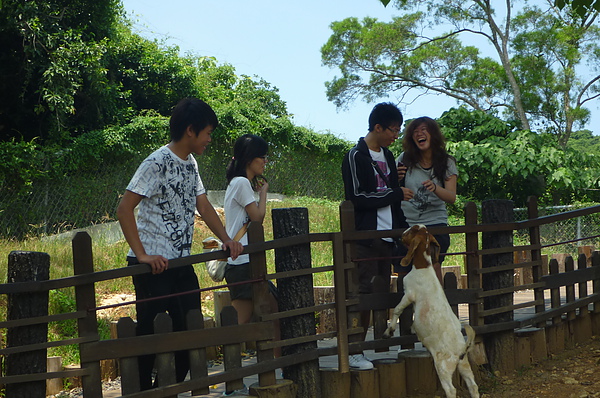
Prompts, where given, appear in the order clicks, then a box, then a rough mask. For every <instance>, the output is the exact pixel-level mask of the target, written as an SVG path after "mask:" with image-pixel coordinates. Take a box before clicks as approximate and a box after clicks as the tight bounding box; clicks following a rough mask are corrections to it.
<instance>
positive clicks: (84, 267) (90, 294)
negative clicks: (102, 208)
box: [71, 232, 102, 397]
mask: <svg viewBox="0 0 600 398" xmlns="http://www.w3.org/2000/svg"><path fill="white" fill-rule="evenodd" d="M71 244H72V248H73V274H74V275H83V274H91V273H93V272H94V256H93V254H92V238H90V235H88V233H87V232H78V233H77V234H76V235H75V237H74V238H73V240H72V242H71ZM75 300H76V302H77V311H87V315H86V316H85V317H84V318H79V319H78V320H77V329H78V331H79V337H88V338H90V339H91V340H93V341H99V340H100V336H99V334H98V321H97V319H96V311H95V310H93V309H94V308H96V291H95V287H94V283H93V282H91V283H88V284H85V285H79V286H75ZM85 344H86V343H81V344H80V345H79V347H80V352H81V351H82V349H81V347H83V346H84V345H85ZM81 368H82V369H86V370H88V371H89V374H88V375H86V376H83V377H82V378H81V386H82V387H83V391H84V395H85V396H89V397H99V396H102V377H101V373H100V361H94V362H87V361H85V359H84V358H81Z"/></svg>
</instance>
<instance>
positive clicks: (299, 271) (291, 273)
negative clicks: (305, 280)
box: [266, 265, 333, 279]
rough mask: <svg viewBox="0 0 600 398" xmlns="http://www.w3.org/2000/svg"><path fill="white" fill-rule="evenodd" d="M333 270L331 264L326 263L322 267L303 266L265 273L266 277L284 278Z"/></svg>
mask: <svg viewBox="0 0 600 398" xmlns="http://www.w3.org/2000/svg"><path fill="white" fill-rule="evenodd" d="M328 271H333V265H326V266H323V267H314V268H304V269H296V270H293V271H284V272H275V273H273V274H267V275H266V279H284V278H294V277H297V276H305V275H313V274H318V273H321V272H328Z"/></svg>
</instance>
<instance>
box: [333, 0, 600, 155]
mask: <svg viewBox="0 0 600 398" xmlns="http://www.w3.org/2000/svg"><path fill="white" fill-rule="evenodd" d="M394 4H395V5H396V6H397V8H398V10H400V11H401V12H402V13H403V14H402V15H401V16H397V17H394V18H393V19H392V21H391V22H380V21H378V20H376V19H373V18H365V19H363V20H362V21H359V20H358V19H356V18H347V19H345V20H343V21H338V22H333V23H332V24H331V29H332V32H333V33H332V35H331V37H330V38H329V40H328V41H327V43H326V44H325V45H324V46H323V47H322V49H321V53H322V60H323V63H324V64H325V65H327V66H329V67H332V68H338V69H339V72H340V75H339V76H338V77H335V78H334V79H333V80H331V81H329V82H327V83H326V91H327V96H328V98H329V99H330V100H331V101H333V102H335V103H336V105H337V106H345V105H347V104H348V103H349V102H350V101H352V100H353V99H355V98H357V97H363V98H364V99H366V100H367V101H374V100H375V99H377V98H379V97H384V96H388V95H390V93H393V94H394V95H396V96H397V97H398V99H399V101H401V102H402V101H404V102H407V103H408V102H410V101H412V100H413V99H414V97H415V96H417V97H418V96H420V95H424V94H427V93H437V94H443V95H445V96H448V97H450V98H454V99H455V100H456V101H457V102H458V103H459V104H462V105H466V106H468V107H469V108H471V109H474V110H484V111H487V112H491V113H492V114H498V115H502V116H503V118H505V119H506V120H513V119H514V120H518V121H519V123H520V128H522V129H524V130H533V131H538V132H548V133H553V134H555V135H556V136H557V137H558V139H559V143H560V144H561V145H562V146H565V145H566V143H567V142H568V139H569V136H570V134H571V133H572V131H574V130H576V129H577V128H579V127H581V126H583V125H585V123H587V122H588V120H589V110H587V109H586V108H585V105H587V104H590V103H592V101H597V99H598V96H599V95H600V84H599V81H600V69H599V65H600V45H599V44H598V43H600V29H599V27H598V22H597V17H598V12H597V11H593V12H590V13H587V14H584V15H583V16H581V15H579V14H577V13H576V12H574V11H573V9H572V8H571V6H570V5H569V4H567V5H565V7H564V8H563V9H562V10H561V9H559V8H557V7H554V6H553V5H552V3H549V4H548V5H547V7H546V8H544V9H542V8H540V7H538V6H536V5H529V3H527V2H525V1H522V2H518V1H507V2H505V3H504V4H505V5H506V8H505V9H495V8H492V2H490V1H475V0H474V1H466V2H465V1H461V0H450V1H436V0H428V1H422V2H409V1H405V0H399V1H396V2H395V3H394ZM497 4H499V3H494V6H496V5H497ZM412 10H415V11H414V12H410V11H412ZM440 29H443V30H445V32H444V33H439V32H440ZM435 32H438V33H435ZM482 41H483V43H485V44H482V45H478V46H476V44H477V43H482ZM464 43H468V44H467V45H466V44H464ZM488 54H489V55H488ZM492 54H493V55H492ZM501 112H502V113H501Z"/></svg>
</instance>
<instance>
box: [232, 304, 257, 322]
mask: <svg viewBox="0 0 600 398" xmlns="http://www.w3.org/2000/svg"><path fill="white" fill-rule="evenodd" d="M231 305H232V306H233V308H235V310H236V311H237V315H238V325H243V324H246V323H249V322H250V320H251V319H252V313H253V312H254V303H252V300H250V299H238V300H231Z"/></svg>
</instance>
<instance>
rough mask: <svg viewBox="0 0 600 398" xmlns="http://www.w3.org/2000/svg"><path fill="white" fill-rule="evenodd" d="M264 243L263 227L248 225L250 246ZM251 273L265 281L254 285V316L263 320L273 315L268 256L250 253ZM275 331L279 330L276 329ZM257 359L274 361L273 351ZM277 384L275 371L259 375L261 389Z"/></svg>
mask: <svg viewBox="0 0 600 398" xmlns="http://www.w3.org/2000/svg"><path fill="white" fill-rule="evenodd" d="M264 241H265V231H264V228H263V225H262V224H261V223H257V222H251V223H250V224H249V225H248V244H250V245H251V244H252V243H258V242H264ZM250 271H251V274H252V279H264V280H263V281H262V282H259V283H254V284H252V294H253V299H252V301H253V303H254V314H255V315H257V316H258V318H259V319H261V317H262V316H263V315H264V314H270V313H271V304H270V302H271V298H270V297H269V296H270V295H271V292H269V283H268V281H267V280H266V279H265V275H267V255H266V253H265V252H264V251H260V252H256V253H250ZM221 322H223V317H221ZM273 322H275V321H273ZM221 325H223V323H221ZM273 329H274V330H277V329H276V328H273ZM273 339H275V336H273ZM256 359H257V361H258V362H261V361H268V360H270V359H273V349H267V350H257V351H256ZM276 382H277V377H276V376H275V371H274V370H269V371H266V372H264V373H260V374H259V375H258V383H259V385H260V386H261V387H265V386H272V385H274V384H275V383H276Z"/></svg>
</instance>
